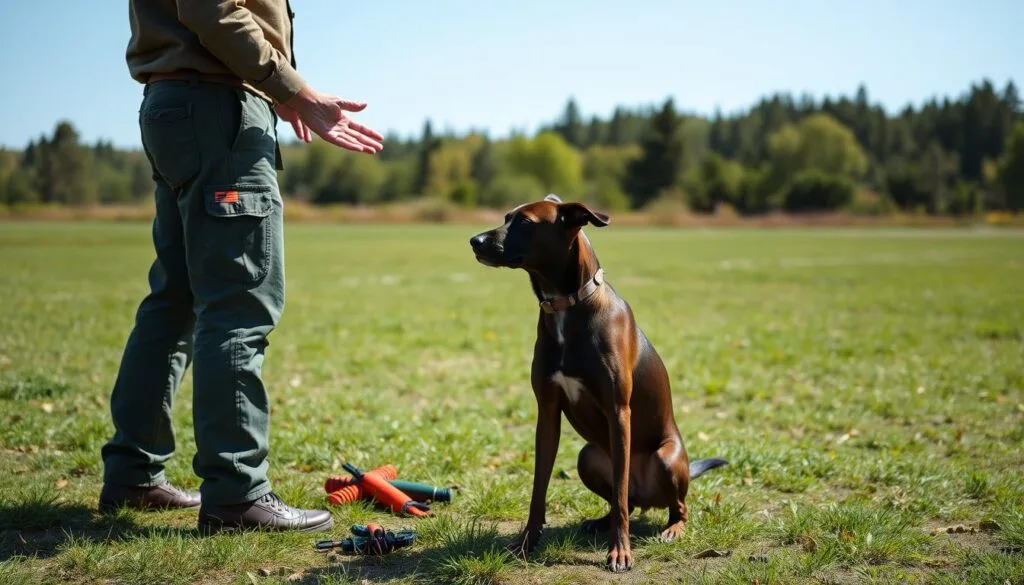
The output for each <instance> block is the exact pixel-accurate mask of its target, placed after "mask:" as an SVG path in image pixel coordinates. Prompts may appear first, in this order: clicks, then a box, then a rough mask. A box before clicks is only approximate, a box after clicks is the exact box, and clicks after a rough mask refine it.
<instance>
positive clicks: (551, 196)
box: [544, 193, 562, 203]
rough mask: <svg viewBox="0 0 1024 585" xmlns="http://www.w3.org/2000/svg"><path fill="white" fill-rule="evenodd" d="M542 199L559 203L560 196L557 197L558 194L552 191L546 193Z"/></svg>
mask: <svg viewBox="0 0 1024 585" xmlns="http://www.w3.org/2000/svg"><path fill="white" fill-rule="evenodd" d="M544 201H551V202H554V203H561V202H562V199H561V197H559V196H558V195H555V194H554V193H548V194H547V195H546V196H545V197H544Z"/></svg>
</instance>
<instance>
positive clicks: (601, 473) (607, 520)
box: [576, 443, 634, 533]
mask: <svg viewBox="0 0 1024 585" xmlns="http://www.w3.org/2000/svg"><path fill="white" fill-rule="evenodd" d="M576 471H577V472H578V473H579V475H580V480H581V481H582V482H583V485H585V486H587V489H589V490H590V491H592V492H594V493H595V494H597V495H598V496H600V497H601V499H603V500H604V501H606V502H608V505H609V506H611V501H612V499H613V498H614V497H615V496H614V491H615V490H614V487H613V486H612V460H611V459H610V458H609V457H608V455H607V454H606V453H605V452H604V451H602V450H601V449H600V448H599V447H597V446H596V445H594V444H592V443H587V444H586V445H584V446H583V448H582V449H580V454H579V457H578V459H577V461H576ZM633 509H634V507H633V505H630V506H629V512H630V513H632V512H633ZM611 521H612V519H611V510H609V511H608V513H607V514H605V515H604V516H601V517H600V518H592V519H589V520H584V521H583V523H582V524H580V530H581V531H583V532H586V533H597V532H608V529H609V528H611Z"/></svg>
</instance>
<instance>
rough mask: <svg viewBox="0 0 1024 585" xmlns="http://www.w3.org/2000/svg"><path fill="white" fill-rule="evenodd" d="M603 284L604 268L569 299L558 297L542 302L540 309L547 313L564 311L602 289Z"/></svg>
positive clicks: (599, 269) (598, 270) (568, 297)
mask: <svg viewBox="0 0 1024 585" xmlns="http://www.w3.org/2000/svg"><path fill="white" fill-rule="evenodd" d="M603 283H604V268H598V269H597V272H595V273H594V276H593V277H592V278H591V279H590V280H588V281H587V282H586V283H584V284H583V286H581V287H580V290H578V291H576V292H574V293H572V294H571V295H569V296H567V297H558V298H555V299H551V300H550V301H541V303H540V308H541V310H542V311H544V312H545V313H555V312H558V311H564V310H566V309H568V308H570V307H573V306H575V305H576V303H578V302H580V301H582V300H584V299H586V298H587V297H589V296H590V295H592V294H594V293H595V292H597V289H598V288H600V287H601V285H602V284H603Z"/></svg>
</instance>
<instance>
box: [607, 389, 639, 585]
mask: <svg viewBox="0 0 1024 585" xmlns="http://www.w3.org/2000/svg"><path fill="white" fill-rule="evenodd" d="M617 386H618V387H617V388H614V389H613V392H612V396H613V399H614V404H613V408H612V413H611V414H612V416H610V417H608V418H609V420H608V426H609V429H608V431H609V436H610V438H611V448H612V452H611V456H612V457H611V459H612V488H613V493H612V495H613V496H614V499H613V500H612V506H611V507H612V510H611V512H612V514H611V516H612V518H611V520H612V522H611V529H612V530H611V534H610V535H609V537H610V539H611V542H609V547H608V559H607V568H608V569H609V570H611V571H613V572H619V571H628V570H630V569H632V568H633V551H632V550H631V549H630V546H629V449H630V420H629V417H630V414H631V411H630V407H629V399H630V395H631V394H632V380H631V379H629V378H628V377H627V378H626V379H624V380H623V379H620V380H619V381H617Z"/></svg>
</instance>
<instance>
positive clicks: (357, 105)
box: [337, 98, 366, 112]
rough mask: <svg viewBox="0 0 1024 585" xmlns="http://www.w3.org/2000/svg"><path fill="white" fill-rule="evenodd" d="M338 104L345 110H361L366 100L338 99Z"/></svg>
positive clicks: (364, 107) (364, 106) (363, 108)
mask: <svg viewBox="0 0 1024 585" xmlns="http://www.w3.org/2000/svg"><path fill="white" fill-rule="evenodd" d="M337 104H338V106H339V107H340V108H341V109H343V110H345V111H346V112H361V111H363V110H365V109H366V102H356V101H352V100H343V99H340V98H339V99H338V101H337Z"/></svg>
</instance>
